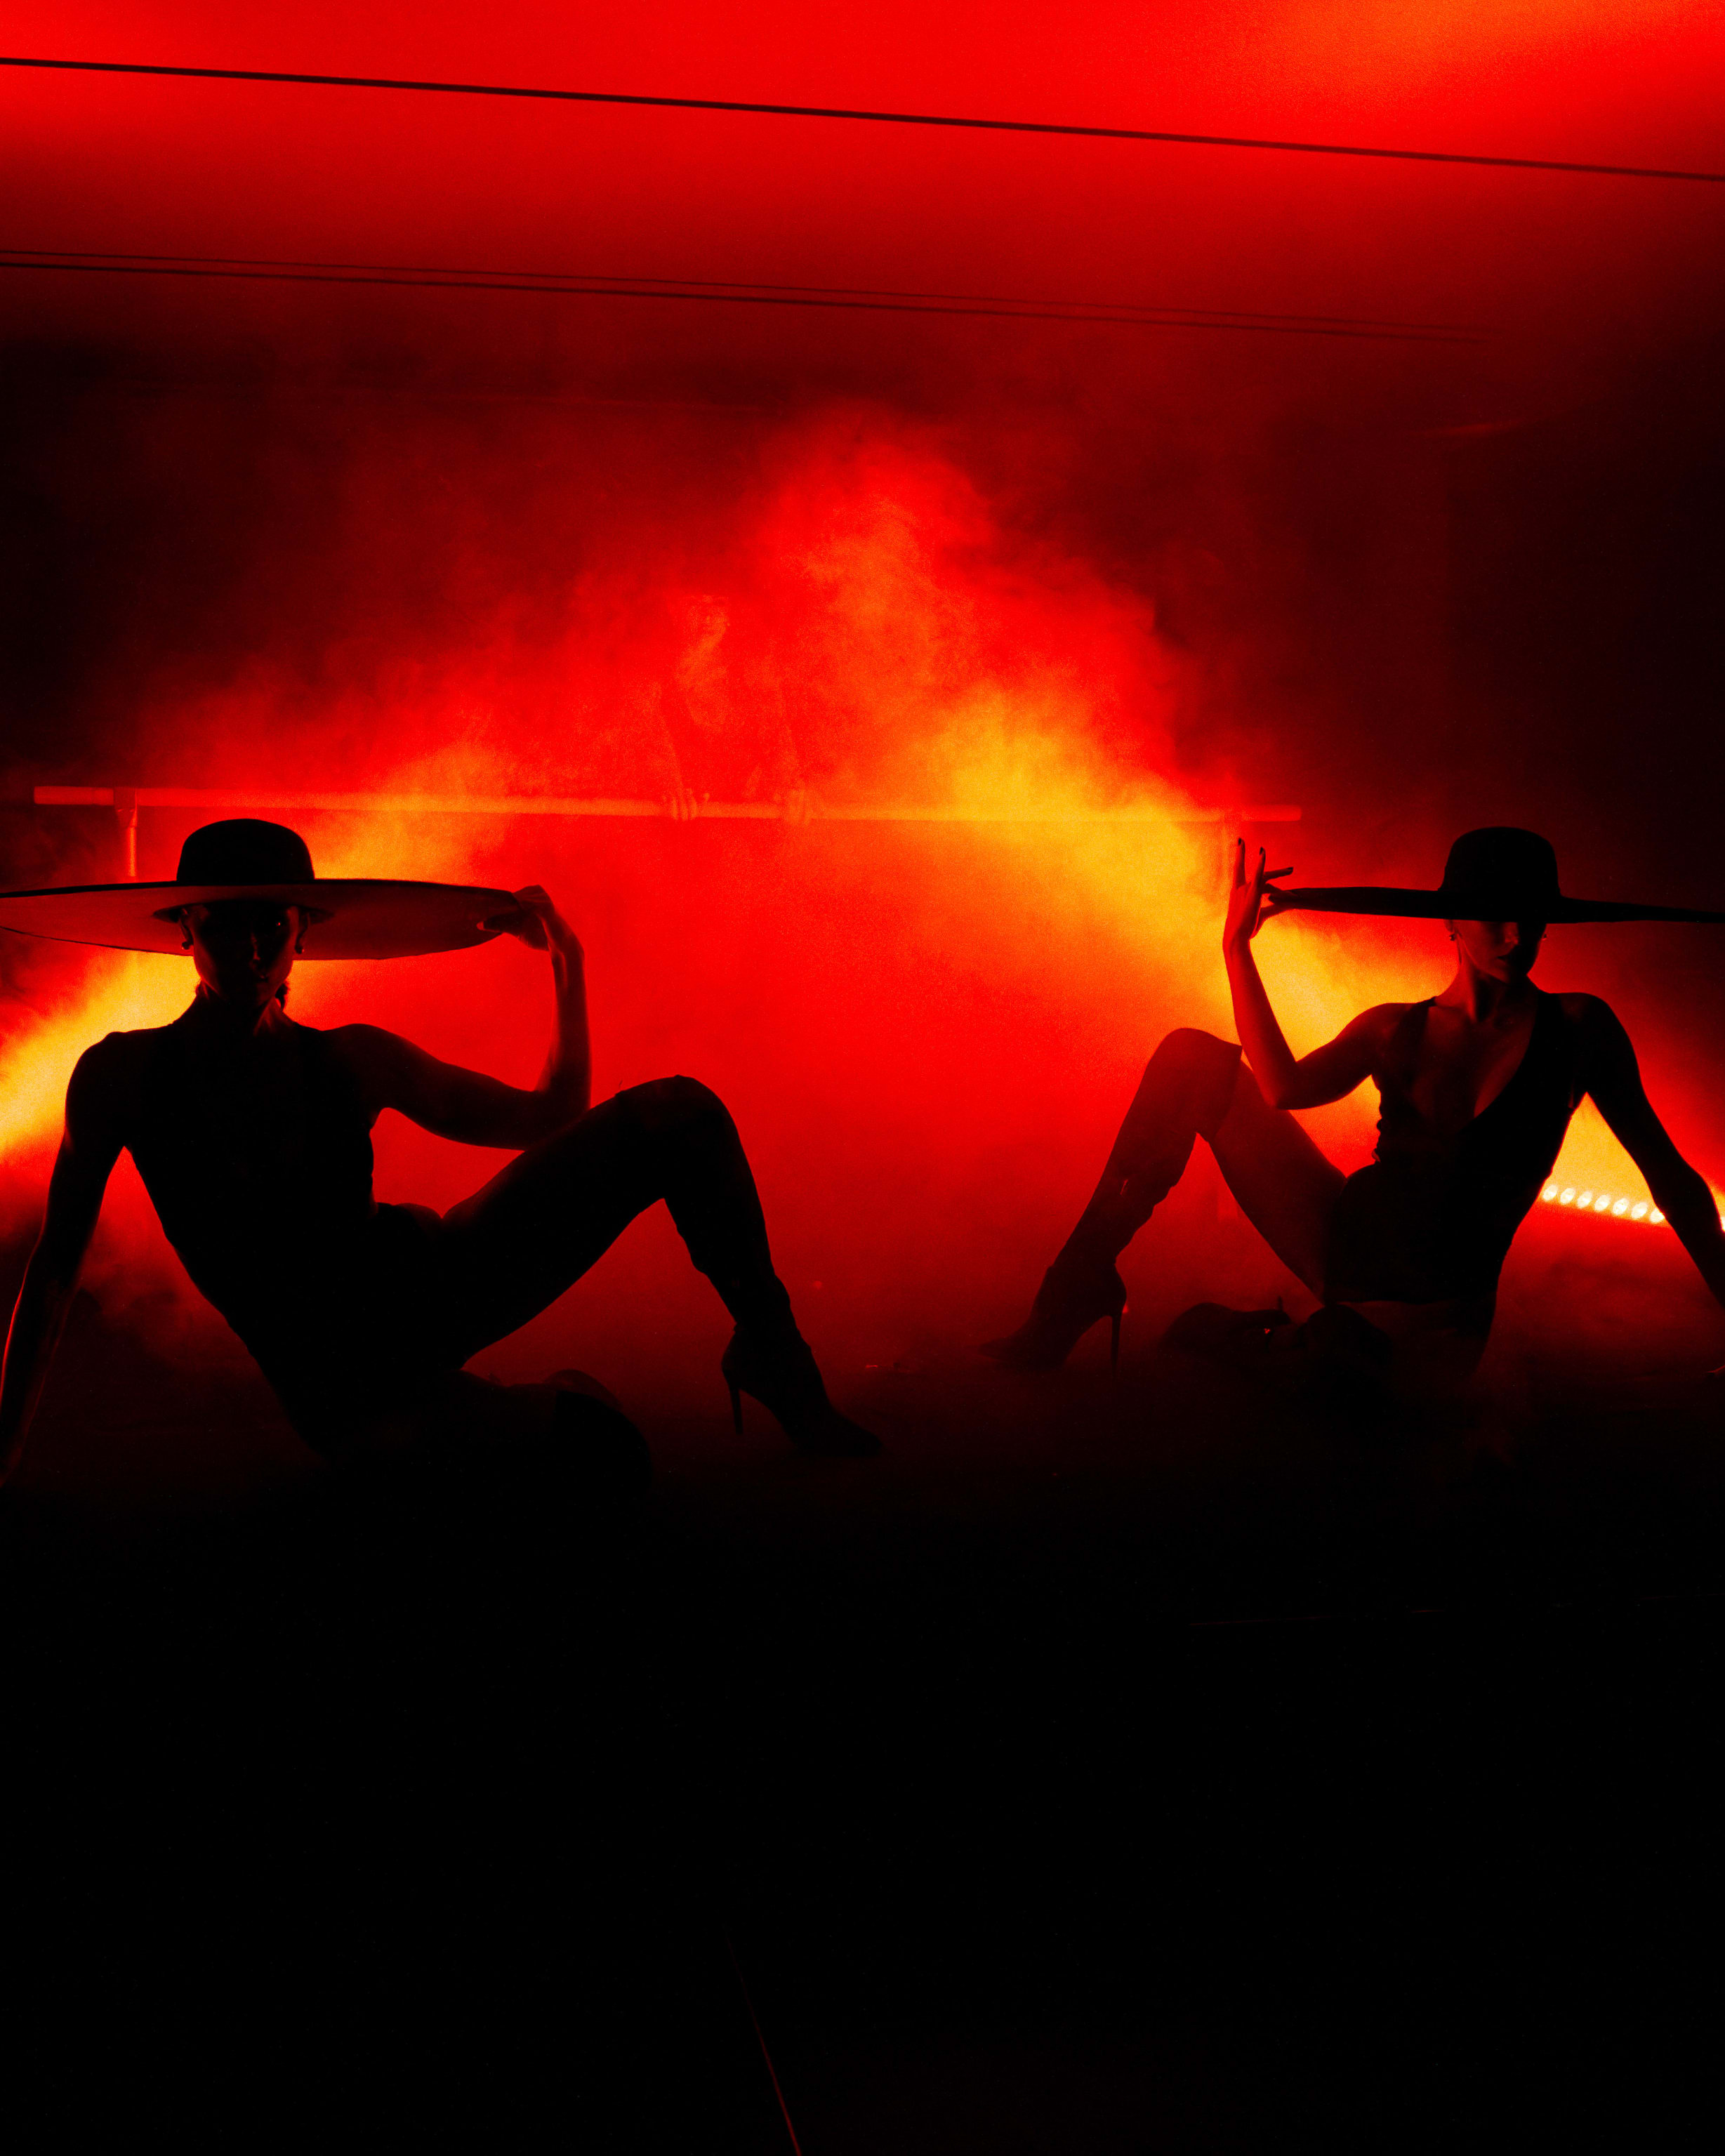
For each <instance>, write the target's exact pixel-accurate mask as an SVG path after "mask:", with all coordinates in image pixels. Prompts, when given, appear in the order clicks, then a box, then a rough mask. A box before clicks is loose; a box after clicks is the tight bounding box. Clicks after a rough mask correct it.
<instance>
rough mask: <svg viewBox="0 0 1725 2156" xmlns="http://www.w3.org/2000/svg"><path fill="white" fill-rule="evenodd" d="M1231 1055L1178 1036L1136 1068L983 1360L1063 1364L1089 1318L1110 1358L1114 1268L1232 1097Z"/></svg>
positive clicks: (1116, 1292) (1227, 1048)
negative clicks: (1119, 1113) (1042, 1263)
mask: <svg viewBox="0 0 1725 2156" xmlns="http://www.w3.org/2000/svg"><path fill="white" fill-rule="evenodd" d="M1239 1067H1240V1049H1239V1047H1238V1046H1237V1045H1236V1044H1235V1042H1233V1041H1231V1040H1219V1039H1217V1038H1216V1036H1215V1035H1214V1034H1209V1033H1199V1032H1197V1031H1194V1029H1192V1028H1190V1027H1182V1028H1181V1029H1179V1030H1178V1032H1175V1033H1171V1034H1168V1036H1167V1038H1166V1039H1164V1040H1163V1043H1162V1045H1160V1047H1158V1050H1157V1051H1156V1053H1155V1054H1154V1055H1153V1056H1152V1057H1151V1059H1150V1060H1149V1063H1148V1064H1147V1065H1146V1067H1145V1070H1144V1075H1143V1077H1142V1080H1141V1081H1139V1085H1138V1090H1137V1094H1136V1095H1135V1096H1133V1100H1132V1106H1131V1107H1130V1108H1128V1109H1127V1112H1126V1120H1125V1121H1124V1122H1122V1125H1121V1127H1120V1134H1119V1136H1118V1137H1117V1138H1116V1139H1115V1141H1114V1144H1113V1147H1112V1148H1111V1151H1110V1152H1109V1155H1108V1159H1107V1163H1106V1166H1105V1167H1104V1168H1103V1170H1102V1173H1101V1178H1100V1180H1099V1181H1098V1183H1097V1184H1096V1189H1095V1190H1094V1192H1092V1193H1091V1199H1090V1203H1089V1204H1087V1205H1086V1207H1085V1209H1084V1211H1083V1212H1082V1213H1081V1214H1080V1216H1079V1219H1078V1224H1077V1225H1076V1227H1075V1228H1074V1229H1073V1230H1072V1232H1071V1234H1070V1235H1069V1236H1068V1237H1067V1238H1066V1240H1065V1243H1064V1244H1063V1245H1062V1246H1061V1248H1060V1253H1059V1255H1057V1256H1056V1258H1055V1261H1054V1263H1053V1264H1052V1265H1050V1267H1049V1269H1048V1270H1047V1271H1046V1272H1045V1274H1044V1275H1043V1276H1042V1285H1041V1286H1040V1288H1039V1289H1038V1290H1037V1291H1036V1299H1035V1301H1034V1302H1033V1303H1032V1305H1031V1306H1030V1315H1029V1317H1027V1318H1026V1319H1025V1321H1024V1323H1023V1324H1022V1325H1021V1326H1019V1328H1018V1330H1017V1332H1011V1333H1009V1334H1008V1335H1007V1336H1006V1337H1005V1338H1004V1340H991V1341H989V1342H988V1343H987V1345H986V1346H985V1347H983V1353H984V1354H985V1355H992V1356H993V1358H994V1359H995V1360H996V1361H997V1362H1000V1363H1009V1364H1010V1365H1011V1366H1012V1367H1013V1368H1015V1369H1020V1370H1051V1369H1054V1368H1057V1367H1058V1365H1059V1364H1060V1363H1064V1362H1065V1359H1066V1358H1067V1356H1068V1355H1070V1353H1071V1352H1072V1350H1073V1348H1074V1347H1076V1345H1077V1343H1078V1342H1079V1340H1080V1339H1081V1337H1082V1336H1083V1335H1084V1334H1085V1333H1086V1332H1089V1330H1090V1328H1091V1326H1092V1325H1094V1324H1095V1323H1096V1321H1097V1320H1098V1319H1099V1318H1102V1317H1106V1319H1108V1321H1109V1324H1110V1327H1111V1332H1110V1358H1111V1361H1113V1362H1115V1363H1118V1360H1119V1356H1120V1322H1121V1319H1122V1317H1123V1316H1124V1315H1125V1312H1126V1283H1125V1282H1124V1281H1122V1279H1121V1277H1120V1274H1119V1270H1118V1269H1117V1266H1116V1265H1115V1262H1114V1261H1115V1260H1116V1259H1117V1257H1118V1256H1119V1255H1120V1253H1121V1252H1122V1250H1124V1249H1125V1248H1126V1246H1127V1244H1128V1243H1129V1242H1131V1240H1132V1237H1133V1236H1134V1235H1137V1232H1138V1230H1139V1229H1140V1228H1142V1226H1143V1224H1144V1223H1145V1222H1146V1221H1147V1219H1149V1218H1150V1215H1151V1214H1152V1213H1153V1211H1154V1210H1155V1209H1156V1207H1157V1206H1158V1205H1159V1204H1161V1203H1162V1201H1163V1199H1164V1198H1166V1197H1167V1195H1168V1192H1169V1191H1170V1190H1172V1189H1173V1187H1174V1185H1175V1183H1178V1181H1179V1179H1180V1178H1181V1176H1182V1175H1183V1173H1184V1172H1185V1168H1186V1163H1187V1162H1188V1160H1189V1159H1190V1158H1191V1156H1192V1147H1193V1143H1194V1140H1196V1139H1197V1138H1199V1137H1205V1138H1214V1136H1215V1134H1216V1132H1217V1129H1218V1128H1219V1126H1220V1124H1221V1122H1222V1118H1223V1117H1224V1116H1225V1115H1226V1114H1227V1112H1228V1110H1229V1107H1230V1104H1231V1103H1232V1101H1233V1098H1234V1086H1235V1074H1236V1073H1237V1071H1238V1070H1239Z"/></svg>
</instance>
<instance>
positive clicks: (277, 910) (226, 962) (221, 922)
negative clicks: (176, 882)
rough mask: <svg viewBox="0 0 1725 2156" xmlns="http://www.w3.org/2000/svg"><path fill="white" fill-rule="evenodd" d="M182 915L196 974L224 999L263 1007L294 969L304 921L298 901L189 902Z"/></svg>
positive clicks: (228, 900) (253, 1007)
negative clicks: (285, 903)
mask: <svg viewBox="0 0 1725 2156" xmlns="http://www.w3.org/2000/svg"><path fill="white" fill-rule="evenodd" d="M182 919H183V921H184V922H185V925H186V928H187V932H188V933H189V934H190V936H191V938H192V957H193V963H194V964H195V965H196V967H197V968H198V979H199V980H200V981H202V982H203V985H204V986H205V987H206V988H208V989H209V991H210V992H211V993H212V994H213V995H218V996H219V997H220V998H222V1000H223V1003H228V1004H237V1005H239V1007H240V1008H241V1009H249V1010H262V1009H263V1008H264V1005H265V1004H268V1003H269V1002H270V1000H271V999H272V998H274V997H275V994H276V993H277V992H278V991H279V990H280V988H281V985H282V983H284V982H285V980H286V978H287V977H288V975H289V974H290V973H291V972H292V971H293V968H294V946H295V943H296V942H298V941H299V938H300V935H301V933H302V932H303V931H304V928H305V915H304V914H303V913H302V912H301V911H300V908H299V907H298V906H278V905H275V904H274V903H272V902H271V901H267V900H261V901H259V900H251V899H225V900H223V901H221V902H220V903H218V904H217V905H214V906H187V909H186V911H185V913H184V914H183V916H182Z"/></svg>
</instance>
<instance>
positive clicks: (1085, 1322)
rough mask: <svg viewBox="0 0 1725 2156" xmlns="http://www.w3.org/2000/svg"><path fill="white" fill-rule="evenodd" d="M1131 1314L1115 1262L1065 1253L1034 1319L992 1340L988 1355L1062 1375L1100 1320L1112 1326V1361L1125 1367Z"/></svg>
mask: <svg viewBox="0 0 1725 2156" xmlns="http://www.w3.org/2000/svg"><path fill="white" fill-rule="evenodd" d="M1125 1314H1126V1282H1125V1281H1123V1280H1122V1278H1121V1277H1120V1275H1119V1273H1118V1271H1117V1270H1116V1268H1115V1265H1114V1261H1113V1260H1112V1259H1111V1258H1101V1259H1086V1258H1081V1257H1074V1256H1071V1255H1068V1254H1066V1253H1065V1252H1063V1253H1062V1254H1061V1255H1060V1256H1059V1257H1057V1258H1056V1259H1055V1261H1054V1263H1053V1264H1052V1265H1050V1267H1049V1269H1048V1270H1047V1271H1046V1272H1045V1274H1044V1275H1043V1276H1042V1285H1041V1286H1040V1288H1038V1289H1037V1291H1036V1300H1035V1301H1034V1302H1033V1303H1032V1304H1031V1306H1030V1315H1029V1317H1027V1318H1026V1319H1025V1320H1024V1323H1023V1324H1022V1325H1021V1326H1019V1329H1018V1331H1017V1332H1009V1333H1008V1334H1007V1335H1006V1337H1005V1338H1004V1340H987V1341H984V1342H983V1349H982V1352H983V1354H984V1355H992V1356H993V1358H994V1360H995V1361H996V1362H997V1363H1005V1364H1006V1365H1007V1366H1008V1368H1009V1369H1014V1370H1056V1369H1058V1368H1060V1364H1061V1363H1064V1362H1065V1359H1066V1358H1067V1357H1068V1356H1069V1355H1070V1353H1071V1352H1072V1350H1073V1349H1074V1348H1075V1347H1076V1346H1077V1345H1078V1343H1079V1342H1080V1341H1081V1339H1082V1338H1083V1337H1084V1336H1085V1334H1086V1332H1089V1330H1090V1328H1091V1326H1093V1325H1094V1324H1095V1323H1096V1321H1097V1319H1098V1318H1101V1317H1106V1319H1107V1320H1108V1322H1109V1328H1110V1329H1109V1338H1108V1360H1109V1363H1110V1366H1111V1368H1115V1369H1118V1368H1119V1367H1120V1321H1121V1319H1122V1317H1124V1316H1125Z"/></svg>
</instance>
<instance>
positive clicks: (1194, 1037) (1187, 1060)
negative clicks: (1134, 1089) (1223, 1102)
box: [1150, 1025, 1240, 1070]
mask: <svg viewBox="0 0 1725 2156" xmlns="http://www.w3.org/2000/svg"><path fill="white" fill-rule="evenodd" d="M1239 1053H1240V1049H1239V1047H1238V1045H1236V1044H1235V1042H1234V1041H1231V1040H1224V1039H1222V1037H1221V1035H1220V1034H1214V1033H1205V1032H1204V1031H1203V1030H1202V1029H1200V1028H1199V1027H1198V1026H1195V1025H1177V1026H1176V1027H1175V1028H1174V1029H1173V1032H1172V1033H1165V1034H1163V1036H1162V1039H1160V1040H1159V1041H1158V1043H1157V1045H1156V1053H1155V1054H1154V1055H1153V1056H1152V1057H1151V1059H1150V1060H1151V1062H1152V1064H1158V1063H1161V1064H1173V1065H1176V1066H1177V1067H1182V1066H1183V1067H1188V1068H1192V1069H1199V1070H1202V1069H1204V1068H1206V1067H1209V1066H1210V1065H1219V1064H1220V1063H1221V1062H1223V1061H1224V1060H1225V1061H1228V1062H1230V1063H1231V1061H1232V1059H1233V1058H1234V1057H1235V1056H1236V1055H1239Z"/></svg>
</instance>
